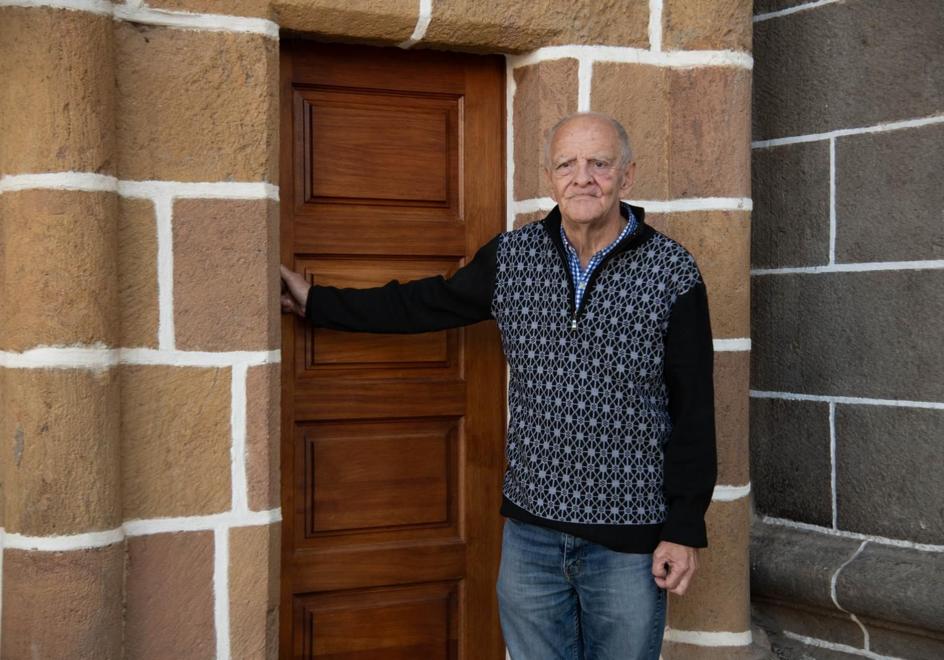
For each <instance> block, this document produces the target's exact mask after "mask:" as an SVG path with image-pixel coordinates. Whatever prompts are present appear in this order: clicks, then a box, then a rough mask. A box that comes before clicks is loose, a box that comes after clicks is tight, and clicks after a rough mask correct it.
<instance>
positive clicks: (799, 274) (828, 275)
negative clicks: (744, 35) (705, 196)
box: [750, 0, 944, 660]
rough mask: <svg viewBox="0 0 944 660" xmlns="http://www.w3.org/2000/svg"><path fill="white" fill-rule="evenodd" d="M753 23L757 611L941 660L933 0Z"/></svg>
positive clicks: (823, 2)
mask: <svg viewBox="0 0 944 660" xmlns="http://www.w3.org/2000/svg"><path fill="white" fill-rule="evenodd" d="M754 10H755V19H754V21H755V22H754V60H755V64H754V82H753V84H754V104H753V105H754V110H753V113H754V117H753V134H754V138H753V139H754V143H753V168H752V169H753V193H752V194H753V199H754V213H753V228H752V254H751V261H752V270H751V285H752V310H751V318H752V332H751V335H752V344H753V351H752V363H751V411H750V412H751V474H752V485H753V490H754V507H755V521H754V529H753V539H752V559H751V563H752V600H753V604H754V610H755V616H756V617H757V619H758V620H759V621H760V622H761V623H762V624H763V625H764V626H765V627H767V628H769V629H770V630H771V632H772V633H774V634H775V635H779V638H780V639H787V640H792V642H793V643H794V644H796V645H799V646H801V647H802V653H805V654H806V656H807V657H813V658H846V657H848V658H853V657H869V658H885V657H888V658H905V659H909V660H910V659H924V658H927V659H929V660H930V659H931V658H934V659H940V658H944V606H942V603H944V470H942V467H944V2H942V1H941V0H841V1H829V0H819V1H817V2H802V1H797V0H756V1H755V3H754ZM797 657H800V656H797Z"/></svg>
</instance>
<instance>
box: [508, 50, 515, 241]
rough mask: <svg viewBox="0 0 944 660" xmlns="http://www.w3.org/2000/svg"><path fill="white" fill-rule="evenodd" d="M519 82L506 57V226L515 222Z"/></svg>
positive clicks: (510, 226) (511, 226) (510, 225)
mask: <svg viewBox="0 0 944 660" xmlns="http://www.w3.org/2000/svg"><path fill="white" fill-rule="evenodd" d="M517 91H518V84H517V83H516V82H515V72H514V68H513V67H512V62H511V58H510V57H508V56H506V57H505V117H506V118H505V213H506V217H505V228H506V229H508V230H511V229H512V228H513V227H514V224H515V204H516V202H515V93H516V92H517Z"/></svg>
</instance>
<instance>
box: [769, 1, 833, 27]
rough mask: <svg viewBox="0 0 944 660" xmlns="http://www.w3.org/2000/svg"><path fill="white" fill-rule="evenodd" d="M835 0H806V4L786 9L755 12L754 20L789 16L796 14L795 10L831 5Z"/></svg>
mask: <svg viewBox="0 0 944 660" xmlns="http://www.w3.org/2000/svg"><path fill="white" fill-rule="evenodd" d="M837 1H838V0H816V1H815V2H807V3H806V4H802V5H796V6H793V7H788V8H787V9H779V10H777V11H769V12H766V13H763V14H757V15H755V16H754V22H755V23H760V22H762V21H768V20H770V19H771V18H780V17H781V16H789V15H790V14H796V13H797V12H801V11H808V10H810V9H816V8H817V7H823V6H825V5H831V4H834V3H835V2H837Z"/></svg>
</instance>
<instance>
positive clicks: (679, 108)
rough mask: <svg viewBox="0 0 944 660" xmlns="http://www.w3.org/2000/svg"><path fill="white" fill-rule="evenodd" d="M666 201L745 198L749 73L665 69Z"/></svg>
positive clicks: (748, 178)
mask: <svg viewBox="0 0 944 660" xmlns="http://www.w3.org/2000/svg"><path fill="white" fill-rule="evenodd" d="M666 75H667V77H668V80H669V81H670V85H669V97H668V102H669V108H670V110H671V112H670V113H669V115H668V116H669V118H670V119H669V129H668V130H669V141H668V152H667V154H665V157H666V158H667V159H668V161H669V175H668V183H669V198H670V199H677V198H681V197H750V195H751V72H750V71H747V70H745V69H740V68H735V67H702V68H695V69H668V70H666Z"/></svg>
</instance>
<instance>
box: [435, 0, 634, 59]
mask: <svg viewBox="0 0 944 660" xmlns="http://www.w3.org/2000/svg"><path fill="white" fill-rule="evenodd" d="M648 26H649V3H648V2H647V0H576V1H570V2H565V1H564V0H539V1H536V2H519V3H513V2H502V1H501V0H485V1H482V0H440V1H438V2H434V3H433V14H432V19H431V20H430V23H429V27H428V28H427V30H426V35H425V36H424V37H423V44H424V45H428V46H430V47H433V48H442V47H446V48H459V49H461V50H478V51H488V52H496V51H504V52H512V53H516V52H524V51H529V50H534V49H536V48H540V47H542V46H553V45H560V44H600V45H604V44H605V45H610V46H637V47H641V48H646V47H648V46H649V32H648Z"/></svg>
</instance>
